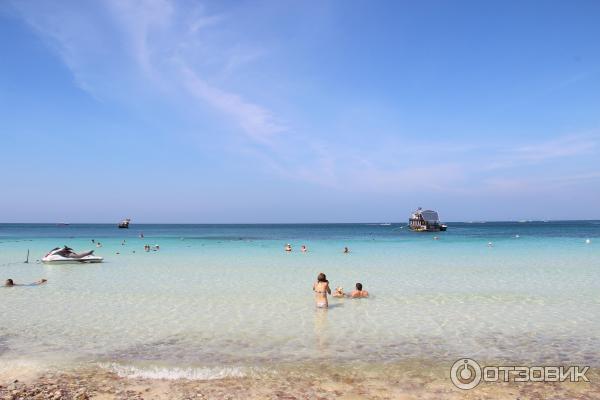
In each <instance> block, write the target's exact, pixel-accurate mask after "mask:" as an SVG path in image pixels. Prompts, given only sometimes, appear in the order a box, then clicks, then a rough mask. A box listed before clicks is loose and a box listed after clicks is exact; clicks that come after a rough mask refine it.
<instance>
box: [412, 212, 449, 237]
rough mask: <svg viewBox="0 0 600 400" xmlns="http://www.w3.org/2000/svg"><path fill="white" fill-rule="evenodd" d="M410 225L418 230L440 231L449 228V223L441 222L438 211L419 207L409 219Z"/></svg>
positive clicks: (414, 229)
mask: <svg viewBox="0 0 600 400" xmlns="http://www.w3.org/2000/svg"><path fill="white" fill-rule="evenodd" d="M408 226H409V227H410V229H411V230H413V231H416V232H439V231H445V230H446V229H448V226H447V225H444V224H442V223H440V218H439V216H438V213H437V211H433V210H423V209H422V208H421V207H419V208H417V210H416V211H414V212H413V213H412V215H411V216H410V219H409V220H408Z"/></svg>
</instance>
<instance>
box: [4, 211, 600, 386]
mask: <svg viewBox="0 0 600 400" xmlns="http://www.w3.org/2000/svg"><path fill="white" fill-rule="evenodd" d="M142 235H143V237H142ZM98 242H100V243H101V247H96V245H97V243H98ZM287 243H290V244H291V245H292V247H293V251H292V252H285V251H284V246H285V245H286V244H287ZM63 245H68V246H70V247H72V248H73V249H75V250H76V251H86V250H94V252H95V254H96V255H99V256H102V257H104V262H103V263H99V264H77V265H73V264H55V265H54V264H44V263H42V262H40V260H41V258H42V257H43V256H44V255H45V254H46V253H47V252H48V251H49V250H51V249H53V248H55V247H59V246H63ZM145 245H150V246H152V248H153V250H151V251H148V252H147V251H145V250H144V246H145ZM157 245H158V246H159V250H154V248H155V247H154V246H157ZM302 245H305V246H307V248H308V251H307V252H301V251H300V247H301V246H302ZM344 247H348V248H349V249H350V253H348V254H345V253H344V252H343V249H344ZM27 257H28V263H26V262H25V261H26V260H27ZM320 272H323V273H325V274H326V275H327V279H328V280H329V282H330V285H331V287H332V288H335V287H343V290H344V291H346V292H348V291H351V290H352V289H353V288H354V286H355V284H356V283H357V282H360V283H362V284H363V287H364V289H366V290H368V291H369V292H370V294H371V296H370V297H369V298H367V299H348V298H331V297H330V299H329V302H330V307H329V309H327V310H323V309H317V308H316V307H315V300H314V293H313V292H312V284H313V283H314V282H315V280H316V276H317V274H319V273H320ZM8 278H11V279H13V280H14V281H15V283H20V284H27V283H31V282H34V281H37V280H39V279H42V278H44V279H47V280H48V282H47V284H45V285H41V286H17V287H12V288H0V377H1V376H2V374H5V375H7V374H10V373H14V372H15V371H28V372H34V371H47V370H67V369H69V368H77V367H78V366H81V365H87V366H89V365H94V366H95V367H97V368H99V369H103V370H107V371H112V372H114V373H116V374H119V376H123V377H138V378H139V377H141V378H149V379H190V380H210V379H221V378H236V377H244V376H250V375H252V374H260V373H261V371H270V372H273V371H275V372H276V371H278V370H280V369H289V368H295V367H297V368H298V371H299V373H301V372H302V370H303V368H310V365H314V363H331V364H336V363H339V364H340V365H353V363H356V365H359V364H360V365H361V366H362V367H363V368H385V366H386V365H388V364H389V365H392V364H394V363H401V362H407V361H411V362H413V361H414V362H420V363H422V365H431V364H439V365H447V366H448V368H450V366H451V364H452V361H453V360H456V359H459V358H461V357H469V358H472V359H477V360H486V361H488V362H495V363H504V364H500V365H505V364H506V363H513V364H516V365H519V363H521V364H523V363H526V364H527V365H530V364H533V365H537V364H541V365H554V364H558V365H589V366H593V367H599V366H600V318H599V316H600V221H522V222H455V223H448V230H447V231H446V232H436V233H417V232H412V231H410V230H409V229H408V228H407V226H406V223H405V222H401V223H360V224H358V223H357V224H273V225H261V224H256V225H233V224H232V225H193V224H185V225H169V224H135V223H132V224H131V225H130V228H129V229H118V228H117V226H116V225H114V224H70V225H57V224H0V279H1V280H2V282H4V280H6V279H8ZM511 365H512V364H511Z"/></svg>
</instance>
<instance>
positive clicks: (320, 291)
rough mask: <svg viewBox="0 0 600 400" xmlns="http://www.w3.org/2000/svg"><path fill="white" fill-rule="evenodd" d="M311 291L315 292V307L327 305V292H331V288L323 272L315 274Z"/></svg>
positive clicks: (325, 306)
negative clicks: (315, 279)
mask: <svg viewBox="0 0 600 400" xmlns="http://www.w3.org/2000/svg"><path fill="white" fill-rule="evenodd" d="M313 291H314V292H315V302H316V304H317V307H318V308H327V307H329V303H328V302H327V294H331V288H330V287H329V281H328V280H327V277H326V276H325V274H324V273H322V272H321V273H320V274H319V275H318V276H317V281H316V282H315V283H314V284H313Z"/></svg>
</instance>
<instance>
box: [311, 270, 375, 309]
mask: <svg viewBox="0 0 600 400" xmlns="http://www.w3.org/2000/svg"><path fill="white" fill-rule="evenodd" d="M313 291H314V292H315V302H316V304H317V307H318V308H327V307H329V302H328V301H327V295H328V294H331V288H330V287H329V281H328V280H327V276H325V274H324V273H322V272H321V273H320V274H319V275H317V281H316V282H315V283H314V284H313ZM332 296H333V297H349V298H351V299H360V298H364V297H369V292H368V291H366V290H363V285H362V283H360V282H358V283H357V284H356V286H355V289H354V290H353V291H352V292H350V293H344V288H342V287H341V286H340V287H337V288H336V289H335V292H334V293H333V294H332Z"/></svg>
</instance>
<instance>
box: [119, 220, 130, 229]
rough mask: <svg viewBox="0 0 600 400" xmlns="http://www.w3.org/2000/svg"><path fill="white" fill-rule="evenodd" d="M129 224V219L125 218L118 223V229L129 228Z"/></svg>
mask: <svg viewBox="0 0 600 400" xmlns="http://www.w3.org/2000/svg"><path fill="white" fill-rule="evenodd" d="M129 222H131V219H129V218H125V219H124V220H123V221H121V222H119V228H121V229H127V228H129Z"/></svg>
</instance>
